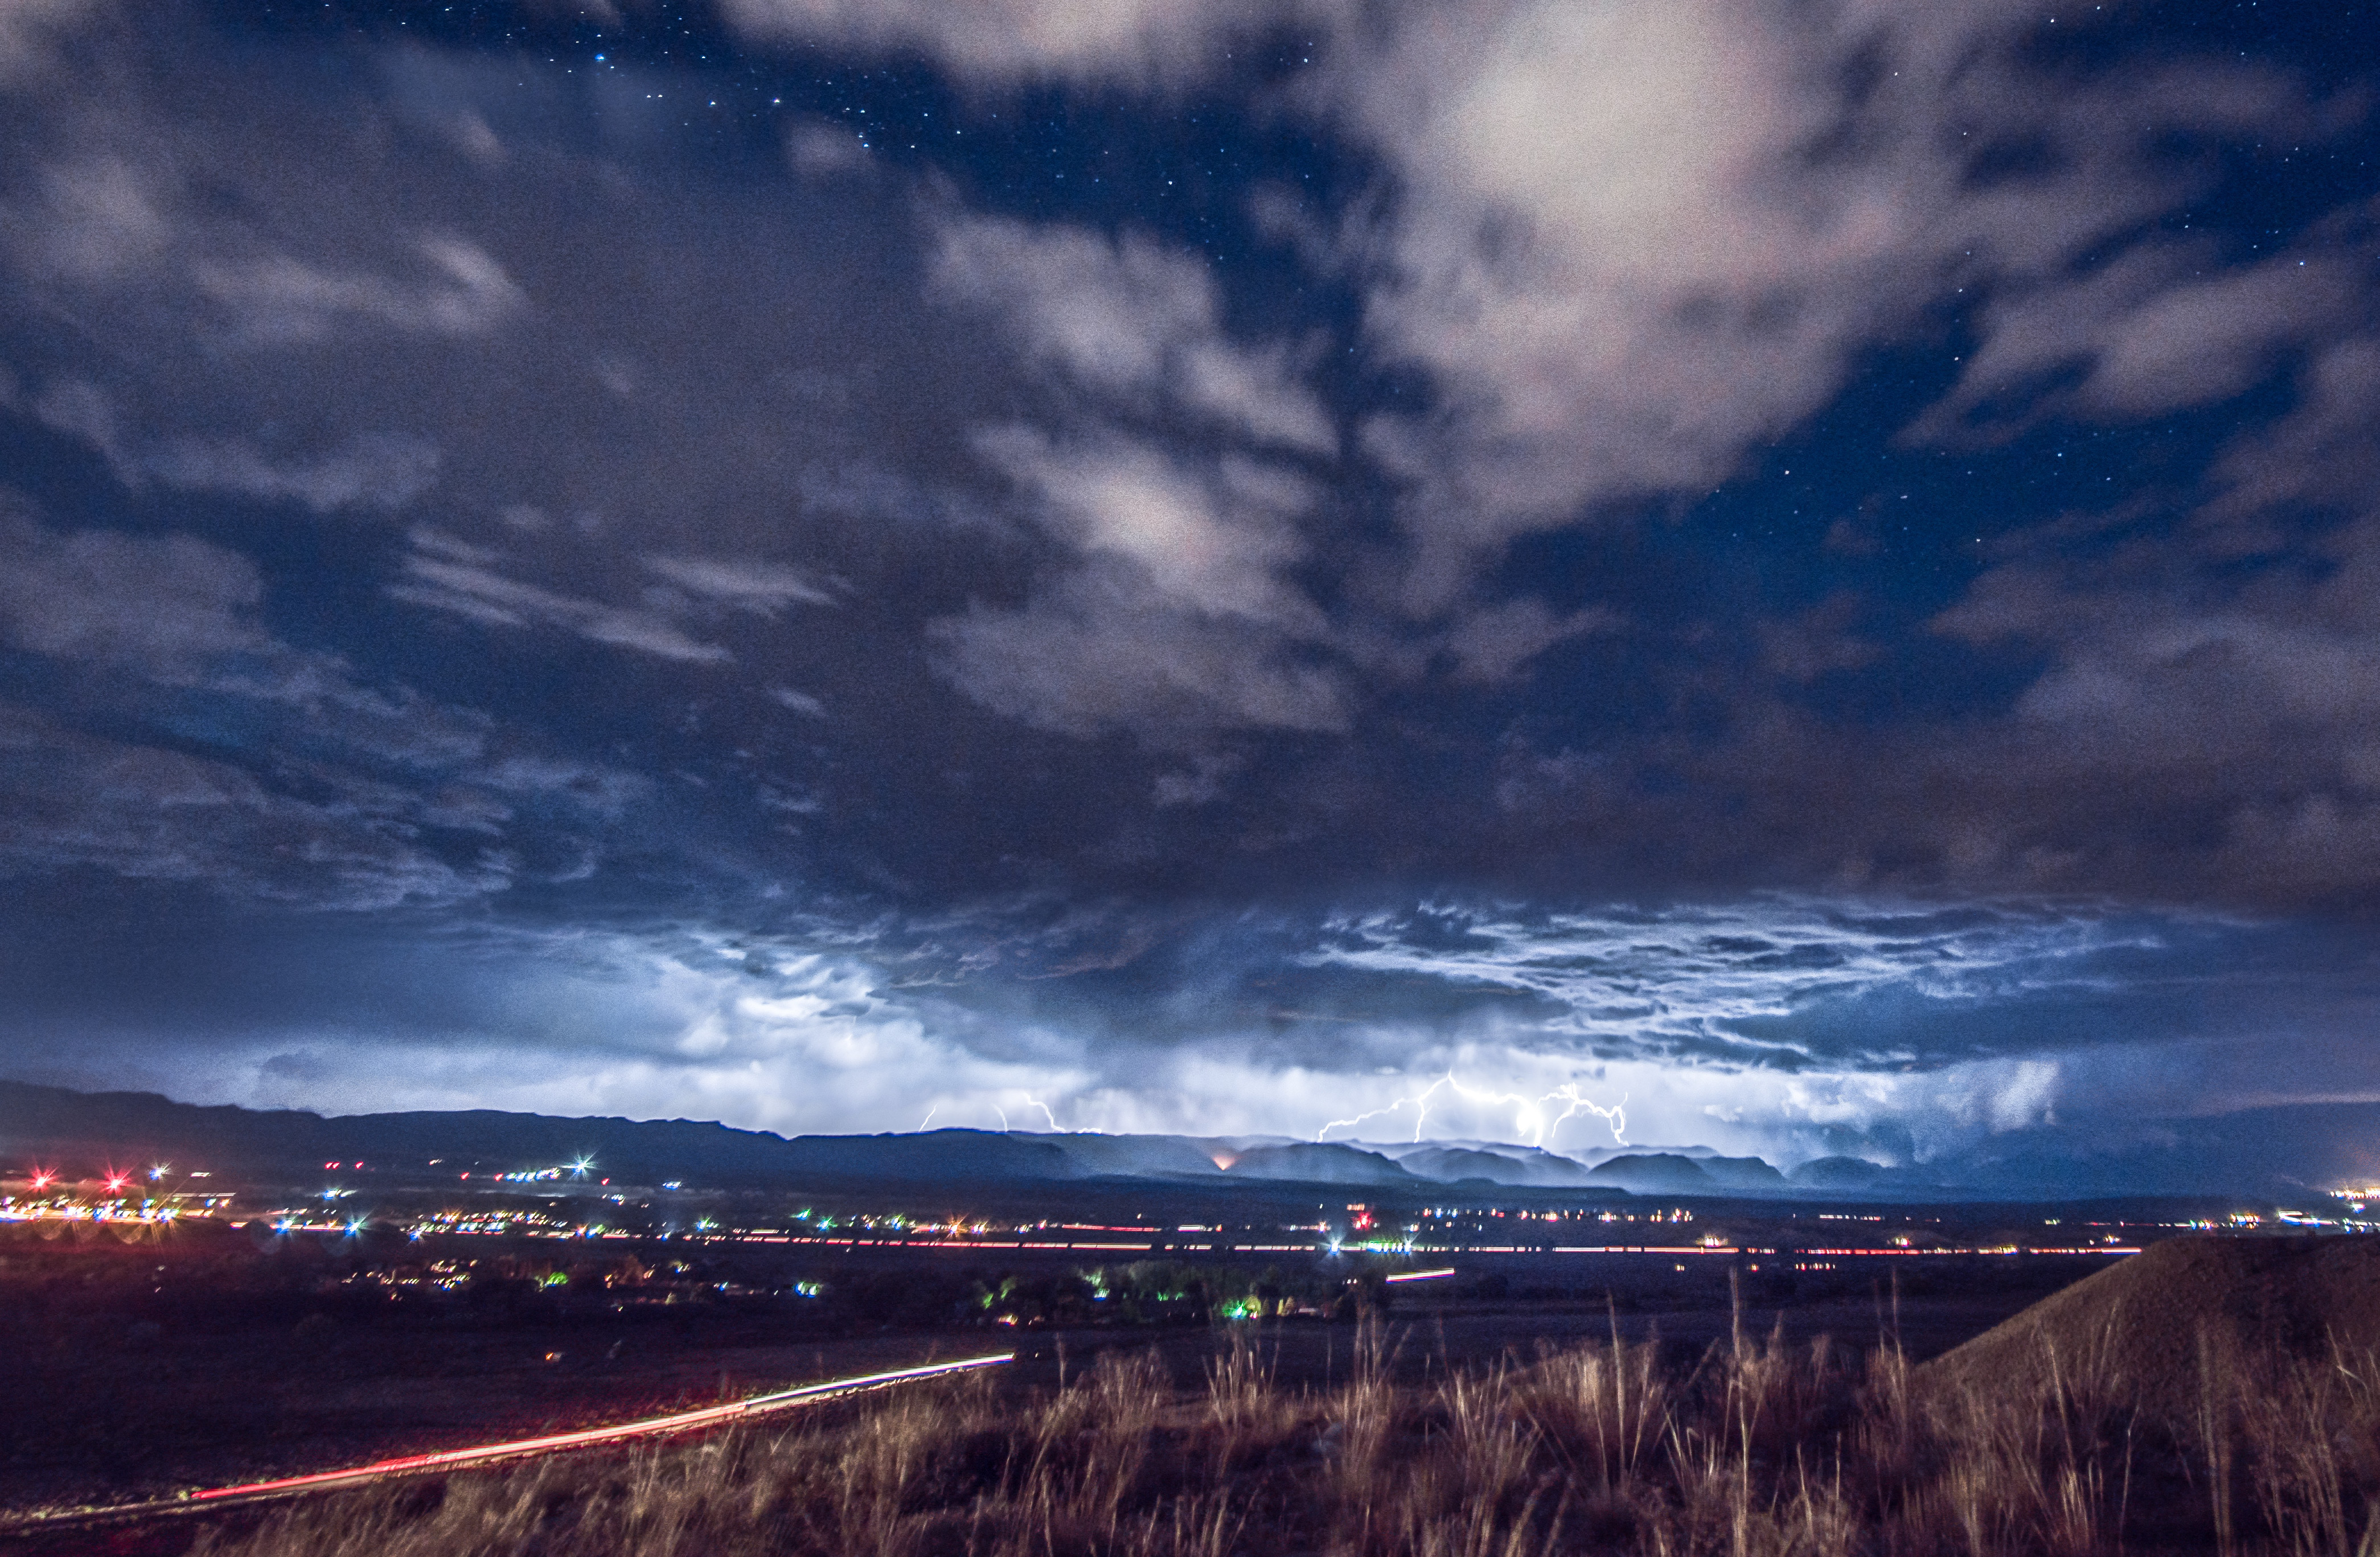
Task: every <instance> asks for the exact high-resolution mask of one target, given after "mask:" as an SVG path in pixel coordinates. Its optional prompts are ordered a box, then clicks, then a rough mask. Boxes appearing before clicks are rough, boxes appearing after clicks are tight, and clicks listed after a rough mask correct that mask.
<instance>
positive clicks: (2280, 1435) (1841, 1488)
mask: <svg viewBox="0 0 2380 1557" xmlns="http://www.w3.org/2000/svg"><path fill="white" fill-rule="evenodd" d="M2355 1253H2356V1255H2357V1259H2355V1260H2354V1261H2353V1262H2352V1263H2353V1268H2352V1269H2349V1268H2347V1267H2346V1266H2339V1267H2338V1268H2337V1269H2332V1268H2330V1267H2328V1266H2325V1269H2324V1270H2323V1271H2321V1272H2318V1273H2320V1274H2322V1275H2323V1276H2324V1279H2325V1280H2326V1281H2333V1282H2337V1281H2349V1282H2354V1281H2360V1280H2361V1279H2362V1278H2363V1277H2364V1276H2367V1275H2368V1274H2369V1271H2366V1270H2364V1269H2363V1267H2364V1266H2366V1265H2368V1264H2369V1263H2370V1260H2369V1259H2366V1258H2363V1251H2362V1250H2357V1251H2355ZM2308 1258H2310V1259H2311V1258H2315V1257H2308ZM2259 1259H2262V1260H2263V1261H2264V1263H2263V1264H2261V1265H2260V1264H2258V1263H2257V1261H2258V1260H2259ZM2163 1263H2165V1264H2167V1265H2170V1266H2172V1267H2174V1269H2173V1270H2172V1271H2159V1270H2158V1269H2156V1268H2155V1265H2156V1262H2153V1261H2151V1260H2149V1259H2143V1260H2140V1261H2136V1262H2133V1269H2131V1270H2130V1271H2109V1272H2107V1275H2106V1276H2105V1277H2103V1278H2095V1281H2094V1283H2083V1286H2080V1287H2077V1288H2075V1289H2072V1293H2071V1294H2070V1295H2069V1296H2068V1297H2067V1298H2065V1299H2064V1300H2063V1303H2064V1306H2063V1308H2059V1309H2058V1310H2057V1311H2055V1312H2054V1313H2050V1314H2048V1315H2047V1317H2046V1320H2044V1319H2043V1318H2042V1317H2041V1316H2038V1315H2036V1316H2034V1317H2031V1318H2029V1319H2021V1320H2016V1321H2011V1324H2010V1326H2004V1327H2002V1329H2001V1331H1999V1332H1994V1334H1993V1335H1991V1336H1987V1337H1985V1338H1983V1339H1982V1340H1981V1341H1979V1342H1978V1343H1976V1344H1975V1345H1974V1347H1973V1348H1970V1349H1968V1350H1967V1352H1966V1354H1965V1355H1964V1356H1962V1355H1961V1353H1953V1354H1951V1355H1950V1356H1948V1357H1946V1358H1944V1359H1941V1360H1940V1361H1939V1362H1937V1363H1934V1364H1930V1365H1927V1366H1925V1367H1913V1366H1912V1365H1911V1364H1910V1363H1909V1362H1908V1360H1907V1358H1906V1357H1905V1356H1904V1355H1903V1354H1902V1353H1901V1352H1900V1350H1899V1349H1897V1348H1896V1347H1894V1346H1892V1345H1890V1344H1887V1345H1884V1346H1881V1347H1878V1348H1876V1349H1875V1350H1874V1351H1871V1352H1868V1353H1865V1354H1864V1355H1858V1356H1853V1355H1849V1354H1847V1353H1845V1352H1844V1351H1842V1350H1840V1349H1839V1348H1837V1347H1835V1346H1833V1345H1831V1344H1828V1342H1826V1341H1824V1340H1820V1341H1816V1342H1813V1343H1809V1344H1795V1343H1789V1342H1787V1341H1785V1340H1784V1339H1783V1338H1782V1337H1781V1336H1771V1337H1763V1336H1760V1335H1757V1334H1755V1333H1747V1332H1743V1331H1738V1332H1734V1333H1731V1334H1730V1335H1729V1336H1728V1337H1726V1338H1725V1339H1724V1340H1722V1341H1721V1342H1719V1343H1718V1344H1715V1345H1713V1346H1711V1347H1710V1348H1709V1349H1708V1350H1707V1351H1706V1352H1705V1353H1703V1354H1702V1355H1701V1356H1699V1357H1698V1358H1696V1357H1691V1356H1673V1357H1664V1356H1663V1355H1662V1353H1661V1350H1660V1348H1659V1346H1658V1344H1654V1343H1639V1342H1632V1341H1629V1340H1628V1339H1626V1338H1625V1336H1624V1335H1621V1334H1618V1333H1615V1334H1614V1335H1613V1336H1612V1337H1611V1338H1610V1339H1609V1340H1608V1341H1604V1342H1601V1343H1588V1344H1573V1345H1570V1346H1568V1347H1566V1348H1561V1349H1553V1348H1548V1350H1547V1351H1546V1352H1545V1353H1544V1354H1543V1355H1542V1356H1539V1357H1538V1358H1536V1360H1534V1361H1532V1362H1528V1363H1525V1364H1518V1365H1505V1366H1499V1367H1494V1368H1488V1369H1486V1370H1484V1371H1477V1372H1463V1371H1457V1372H1453V1373H1450V1374H1445V1375H1442V1376H1440V1377H1438V1378H1436V1379H1432V1380H1427V1381H1411V1380H1410V1378H1407V1379H1406V1380H1404V1381H1400V1379H1399V1377H1398V1376H1397V1373H1396V1371H1395V1370H1394V1369H1393V1368H1391V1366H1390V1364H1391V1361H1392V1359H1391V1358H1390V1356H1387V1355H1385V1352H1386V1348H1385V1346H1384V1344H1383V1343H1382V1342H1381V1340H1380V1338H1379V1335H1378V1332H1369V1334H1368V1338H1364V1337H1359V1338H1358V1339H1359V1342H1360V1344H1359V1346H1358V1352H1357V1356H1356V1358H1355V1360H1354V1368H1352V1370H1351V1371H1350V1372H1348V1373H1343V1374H1342V1376H1341V1377H1342V1381H1341V1382H1339V1383H1337V1384H1335V1385H1333V1386H1330V1387H1328V1388H1322V1389H1317V1388H1314V1387H1311V1386H1291V1385H1289V1384H1286V1383H1283V1382H1281V1381H1279V1380H1277V1379H1276V1378H1275V1377H1274V1376H1273V1373H1272V1371H1271V1369H1270V1368H1269V1364H1268V1361H1267V1359H1266V1357H1265V1356H1264V1355H1263V1354H1262V1353H1261V1352H1260V1351H1259V1350H1257V1349H1255V1348H1251V1347H1242V1348H1238V1349H1235V1350H1234V1351H1233V1352H1231V1353H1230V1354H1228V1355H1227V1356H1224V1357H1222V1358H1221V1359H1220V1360H1219V1361H1218V1362H1217V1363H1216V1364H1215V1365H1214V1366H1212V1367H1211V1368H1209V1370H1208V1375H1207V1378H1206V1379H1205V1381H1204V1383H1203V1387H1201V1388H1198V1389H1195V1390H1189V1391H1182V1390H1177V1389H1176V1388H1175V1387H1174V1386H1173V1384H1172V1381H1170V1380H1169V1378H1168V1377H1167V1375H1166V1373H1165V1371H1164V1369H1163V1368H1162V1367H1161V1365H1160V1363H1159V1362H1158V1360H1157V1359H1156V1358H1154V1357H1153V1356H1150V1355H1148V1354H1146V1353H1132V1352H1122V1351H1119V1352H1113V1353H1110V1354H1108V1355H1106V1356H1102V1357H1100V1358H1099V1361H1098V1363H1097V1364H1096V1366H1094V1367H1093V1368H1090V1369H1089V1370H1088V1371H1087V1374H1086V1373H1085V1372H1082V1371H1079V1370H1078V1371H1077V1372H1075V1374H1074V1375H1073V1376H1071V1377H1068V1378H1067V1379H1065V1380H1064V1381H1063V1382H1062V1383H1061V1384H1059V1385H1057V1386H1056V1387H1054V1388H1050V1389H1048V1390H1041V1391H1036V1392H1034V1393H1031V1394H1029V1395H1027V1396H1026V1397H1023V1398H1018V1397H1017V1396H1015V1395H1014V1394H1011V1395H1007V1396H1003V1395H1002V1393H1000V1392H999V1391H998V1390H997V1389H996V1388H995V1387H994V1385H993V1384H992V1383H991V1381H989V1380H981V1379H978V1380H973V1381H966V1382H964V1383H960V1384H955V1385H952V1386H948V1387H929V1388H921V1389H919V1390H918V1391H917V1393H910V1394H905V1395H900V1396H892V1397H884V1398H881V1399H880V1400H878V1401H875V1402H872V1403H869V1404H866V1405H852V1406H847V1407H842V1408H837V1409H835V1410H832V1411H831V1412H821V1413H820V1414H819V1415H818V1416H816V1417H812V1418H810V1419H808V1420H806V1421H802V1422H798V1423H796V1424H795V1425H794V1426H793V1427H791V1428H790V1429H783V1430H775V1431H769V1432H750V1433H746V1434H742V1435H737V1436H731V1437H722V1438H720V1439H716V1440H712V1441H707V1442H701V1443H693V1444H683V1445H679V1446H676V1447H674V1448H668V1449H663V1450H659V1451H654V1452H650V1453H647V1454H639V1455H636V1456H633V1457H620V1458H614V1459H609V1460H602V1461H590V1460H580V1461H566V1460H565V1461H555V1462H550V1463H547V1464H545V1465H542V1466H537V1467H533V1468H527V1469H523V1470H520V1471H517V1472H515V1473H512V1474H509V1475H491V1476H484V1477H468V1478H459V1477H458V1478H454V1479H452V1480H451V1481H449V1482H448V1483H446V1484H444V1485H443V1486H418V1487H409V1488H408V1487H398V1488H395V1489H394V1490H386V1491H382V1492H375V1493H371V1494H359V1495H356V1496H352V1497H347V1498H341V1499H329V1500H324V1501H322V1502H317V1503H312V1504H308V1505H302V1506H299V1507H297V1508H294V1509H292V1510H290V1511H288V1512H286V1513H285V1514H277V1515H275V1516H273V1518H272V1519H271V1520H270V1521H268V1522H267V1523H265V1524H264V1525H262V1526H261V1527H256V1528H252V1529H250V1530H248V1531H246V1532H243V1533H241V1534H239V1535H237V1536H228V1535H218V1536H210V1537H208V1538H206V1539H202V1540H201V1541H200V1545H199V1547H198V1548H197V1550H201V1551H210V1552H212V1553H217V1554H222V1557H229V1554H232V1553H239V1554H242V1557H299V1554H305V1557H331V1554H334V1553H337V1554H349V1553H352V1554H355V1557H362V1554H365V1553H370V1554H373V1557H382V1554H416V1553H418V1554H421V1557H429V1554H432V1553H435V1554H438V1557H453V1554H465V1553H489V1554H493V1553H538V1554H540V1557H576V1554H581V1553H583V1554H587V1557H599V1554H600V1557H614V1554H622V1553H630V1552H634V1553H638V1554H656V1557H657V1554H663V1553H685V1554H687V1557H693V1554H697V1553H705V1554H708V1553H744V1552H752V1553H759V1552H800V1553H810V1552H816V1553H834V1554H837V1557H844V1554H856V1553H863V1552H865V1553H875V1554H880V1557H896V1554H904V1557H905V1554H917V1557H926V1554H941V1553H949V1554H959V1553H983V1554H987V1557H990V1554H1010V1553H1014V1554H1017V1557H1023V1554H1025V1553H1034V1554H1038V1557H1063V1554H1066V1553H1084V1554H1088V1553H1115V1554H1126V1553H1131V1554H1141V1553H1146V1554H1152V1557H1154V1554H1168V1557H1171V1554H1177V1553H1181V1554H1187V1553H1197V1554H1201V1557H1230V1554H1233V1553H1248V1554H1250V1557H1280V1554H1287V1553H1332V1554H1347V1557H1355V1554H1369V1553H1381V1554H1386V1553H1411V1554H1417V1557H1430V1554H1445V1557H1456V1554H1461V1557H1521V1554H1524V1553H1527V1554H1535V1553H1555V1552H1609V1551H1623V1552H1645V1553H1661V1554H1669V1553H1678V1554H1683V1553H1702V1552H1711V1553H1719V1552H1725V1553H1730V1554H1739V1557H1740V1554H1750V1553H1779V1554H1782V1553H1812V1554H1833V1553H1853V1552H1859V1553H1869V1552H1873V1553H1935V1552H1967V1553H2011V1554H2014V1553H2088V1552H2102V1551H2131V1552H2157V1551H2216V1552H2226V1553H2228V1552H2231V1551H2243V1552H2244V1551H2275V1552H2290V1553H2317V1552H2319V1553H2340V1554H2348V1553H2355V1552H2358V1551H2368V1550H2370V1546H2369V1544H2368V1541H2367V1539H2366V1531H2367V1528H2368V1525H2369V1520H2370V1514H2369V1512H2368V1504H2367V1501H2366V1500H2367V1498H2368V1497H2369V1496H2370V1495H2371V1494H2372V1492H2373V1491H2374V1490H2375V1488H2380V1358H2375V1356H2374V1353H2373V1352H2372V1351H2370V1350H2368V1349H2359V1348H2358V1346H2357V1344H2355V1338H2353V1337H2350V1336H2348V1335H2345V1334H2343V1333H2341V1332H2338V1331H2336V1330H2334V1331H2333V1332H2330V1333H2329V1334H2327V1335H2325V1336H2324V1337H2322V1338H2321V1339H2320V1340H2319V1341H2316V1340H2315V1339H2314V1338H2313V1336H2311V1335H2308V1334H2305V1333H2302V1331H2303V1327H2302V1326H2300V1327H2298V1331H2299V1332H2297V1333H2287V1332H2282V1331H2274V1332H2271V1333H2269V1334H2264V1333H2262V1332H2260V1331H2259V1329H2258V1328H2257V1327H2256V1326H2254V1325H2251V1326H2250V1327H2249V1328H2247V1329H2246V1330H2242V1329H2241V1328H2240V1326H2238V1325H2236V1324H2233V1323H2231V1322H2229V1320H2228V1319H2227V1317H2226V1316H2227V1314H2228V1315H2233V1316H2236V1315H2237V1314H2238V1313H2239V1312H2240V1302H2239V1301H2231V1302H2229V1305H2228V1308H2227V1307H2226V1299H2225V1295H2226V1294H2227V1293H2228V1294H2229V1295H2230V1297H2231V1298H2234V1299H2237V1298H2239V1297H2240V1291H2241V1290H2244V1289H2245V1288H2251V1287H2254V1286H2256V1285H2257V1283H2263V1285H2264V1287H2265V1288H2266V1289H2271V1288H2272V1284H2273V1282H2274V1281H2275V1280H2276V1270H2277V1267H2274V1268H2271V1269H2268V1268H2267V1267H2272V1266H2273V1259H2272V1258H2270V1257H2266V1256H2263V1255H2253V1257H2250V1256H2242V1257H2240V1259H2232V1258H2231V1257H2229V1256H2228V1255H2226V1256H2221V1257H2218V1258H2215V1259H2211V1260H2210V1259H2204V1258H2200V1259H2198V1263H2197V1264H2196V1265H2194V1266H2193V1265H2192V1264H2190V1263H2189V1260H2188V1259H2185V1258H2184V1257H2182V1256H2176V1257H2173V1258H2171V1259H2167V1260H2166V1261H2164V1262H2163ZM2281 1276H2282V1277H2283V1278H2288V1272H2287V1271H2282V1272H2281ZM2177 1279H2179V1280H2182V1281H2190V1280H2195V1281H2198V1282H2199V1283H2201V1284H2202V1285H2204V1286H2206V1287H2207V1290H2208V1294H2209V1296H2208V1301H2207V1302H2205V1303H2204V1304H2202V1305H2199V1308H2200V1310H2201V1312H2202V1313H2203V1315H2204V1318H2205V1322H2203V1323H2197V1324H2195V1325H2194V1326H2193V1327H2192V1329H2191V1330H2190V1332H2187V1333H2177V1332H2172V1331H2171V1330H2170V1329H2169V1330H2168V1333H2167V1334H2165V1335H2164V1336H2163V1337H2162V1339H2161V1340H2160V1338H2158V1337H2156V1336H2154V1335H2148V1336H2144V1335H2143V1331H2142V1327H2141V1326H2140V1325H2139V1324H2138V1323H2135V1322H2134V1321H2133V1320H2131V1318H2130V1317H2128V1316H2129V1314H2130V1313H2131V1310H2132V1309H2134V1308H2140V1307H2142V1306H2141V1305H2139V1304H2137V1303H2134V1302H2133V1301H2131V1300H2132V1299H2135V1298H2139V1297H2142V1296H2143V1295H2148V1294H2151V1293H2160V1294H2162V1295H2166V1296H2170V1295H2171V1292H2172V1288H2173V1285H2174V1283H2175V1281H2176V1280H2177ZM2289 1279H2293V1278H2289ZM2093 1286H2096V1287H2097V1288H2098V1290H2097V1291H2096V1292H2095V1293H2094V1292H2091V1291H2087V1290H2086V1289H2087V1288H2090V1287H2093ZM2298 1286H2299V1287H2300V1288H2305V1287H2307V1283H2305V1282H2303V1281H2300V1282H2299V1283H2298ZM2290 1290H2296V1289H2290ZM2309 1290H2310V1289H2309ZM2045 1307H2046V1306H2045ZM2294 1311H2295V1312H2297V1313H2299V1314H2302V1313H2304V1312H2305V1311H2307V1310H2306V1309H2305V1308H2303V1305H2302V1304H2301V1305H2300V1307H2299V1308H2298V1309H2296V1310H2294ZM2149 1312H2150V1313H2151V1315H2152V1318H2153V1320H2155V1322H2156V1323H2159V1324H2165V1323H2168V1321H2167V1320H2165V1319H2164V1318H2163V1317H2162V1316H2163V1310H2162V1309H2158V1308H2151V1309H2149ZM2252 1317H2253V1316H2252ZM1978 1358H1982V1359H1985V1360H1986V1361H1987V1362H1988V1367H1978V1366H1977V1359H1978ZM2144 1358H2145V1359H2147V1362H2146V1367H2147V1368H2148V1369H2149V1371H2152V1372H2154V1373H2155V1378H2154V1379H2149V1378H2145V1377H2143V1376H2142V1370H2143V1359H2144ZM2144 1385H2154V1388H2148V1389H2144V1387H2143V1386H2144ZM2184 1386H2186V1387H2184Z"/></svg>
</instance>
